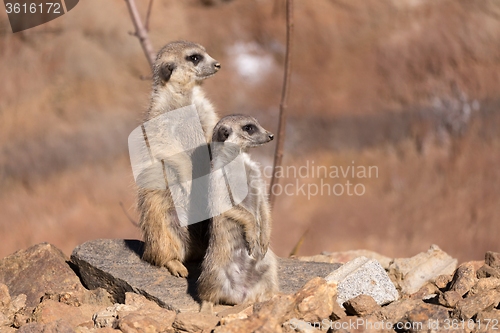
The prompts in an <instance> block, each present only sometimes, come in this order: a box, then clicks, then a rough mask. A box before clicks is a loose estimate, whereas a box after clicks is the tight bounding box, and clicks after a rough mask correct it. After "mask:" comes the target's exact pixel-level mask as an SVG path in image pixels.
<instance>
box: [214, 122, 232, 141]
mask: <svg viewBox="0 0 500 333" xmlns="http://www.w3.org/2000/svg"><path fill="white" fill-rule="evenodd" d="M232 132H233V130H232V129H231V127H227V126H223V127H221V128H219V131H217V142H225V141H226V140H227V138H229V136H230V135H231V133H232Z"/></svg>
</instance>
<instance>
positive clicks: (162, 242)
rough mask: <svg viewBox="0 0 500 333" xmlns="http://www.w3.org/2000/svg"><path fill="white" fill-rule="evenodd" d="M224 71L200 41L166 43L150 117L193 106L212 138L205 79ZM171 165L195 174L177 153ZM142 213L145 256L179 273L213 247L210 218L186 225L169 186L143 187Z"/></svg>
mask: <svg viewBox="0 0 500 333" xmlns="http://www.w3.org/2000/svg"><path fill="white" fill-rule="evenodd" d="M219 69H220V64H219V62H217V61H216V60H214V59H213V58H212V57H210V56H209V55H208V53H207V51H206V50H205V48H204V47H203V46H201V45H198V44H195V43H191V42H186V41H178V42H172V43H170V44H167V45H166V46H165V47H163V48H162V49H161V50H160V52H159V53H158V55H157V58H156V61H155V63H154V67H153V92H152V94H151V101H150V106H149V109H148V111H147V113H146V116H145V121H149V120H151V119H153V118H155V117H156V116H159V115H161V114H163V113H165V112H169V111H173V110H176V109H178V108H182V107H185V106H189V105H193V104H194V105H195V107H196V110H197V112H198V116H199V119H200V122H201V126H202V128H203V132H204V135H205V138H206V141H207V142H209V141H210V140H211V136H212V133H213V128H214V126H215V124H216V123H217V120H218V117H217V115H216V113H215V110H214V107H213V106H212V104H211V103H210V102H209V101H208V99H207V98H206V97H205V95H204V93H203V90H202V89H201V86H200V83H201V81H202V80H204V79H206V78H209V77H211V76H212V75H214V74H215V73H217V72H218V71H219ZM157 135H160V134H157ZM176 163H177V165H175V164H176ZM169 165H170V166H171V167H172V168H173V169H174V170H176V173H177V178H178V180H179V182H180V183H181V182H183V181H185V180H187V179H188V178H189V177H190V175H191V169H192V167H191V164H190V161H188V160H187V158H186V159H184V160H183V157H182V156H178V158H177V161H170V163H169ZM138 211H139V214H140V222H139V226H140V229H141V231H142V234H143V238H144V254H143V259H144V260H146V261H148V262H149V263H151V264H153V265H157V266H164V267H166V268H167V269H168V270H169V271H170V273H171V274H173V275H174V276H179V277H186V276H187V275H188V271H187V269H186V267H185V266H184V264H183V263H184V262H186V261H189V260H196V259H202V258H203V256H204V253H205V250H206V247H207V246H208V235H207V228H208V221H204V222H200V223H196V224H192V225H189V226H187V227H181V225H180V222H179V218H178V216H177V212H176V209H175V206H174V203H173V200H172V196H171V193H170V192H169V189H168V188H167V189H146V188H139V189H138Z"/></svg>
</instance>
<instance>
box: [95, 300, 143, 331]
mask: <svg viewBox="0 0 500 333" xmlns="http://www.w3.org/2000/svg"><path fill="white" fill-rule="evenodd" d="M135 310H137V307H136V306H133V305H125V304H115V305H113V306H109V307H107V308H106V310H102V311H98V312H96V313H94V315H93V316H92V320H93V321H94V326H95V327H96V328H102V327H111V328H116V326H117V322H118V315H119V313H120V312H127V311H135Z"/></svg>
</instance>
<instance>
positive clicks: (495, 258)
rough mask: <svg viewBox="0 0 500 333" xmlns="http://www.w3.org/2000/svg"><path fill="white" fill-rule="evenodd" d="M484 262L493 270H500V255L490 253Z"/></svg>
mask: <svg viewBox="0 0 500 333" xmlns="http://www.w3.org/2000/svg"><path fill="white" fill-rule="evenodd" d="M484 262H485V264H486V265H488V266H490V267H493V268H500V253H498V252H493V251H488V252H486V254H485V255H484Z"/></svg>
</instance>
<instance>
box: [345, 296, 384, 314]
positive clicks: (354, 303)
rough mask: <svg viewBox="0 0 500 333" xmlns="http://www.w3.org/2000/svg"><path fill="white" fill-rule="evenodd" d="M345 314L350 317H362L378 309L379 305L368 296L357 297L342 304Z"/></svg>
mask: <svg viewBox="0 0 500 333" xmlns="http://www.w3.org/2000/svg"><path fill="white" fill-rule="evenodd" d="M344 308H345V309H346V312H347V313H348V314H350V315H354V316H359V317H363V316H366V315H369V314H371V313H372V312H374V311H375V310H378V309H379V308H380V305H378V304H377V302H375V300H374V299H373V298H372V297H370V296H368V295H358V296H356V297H354V298H351V299H350V300H348V301H347V302H345V303H344Z"/></svg>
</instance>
